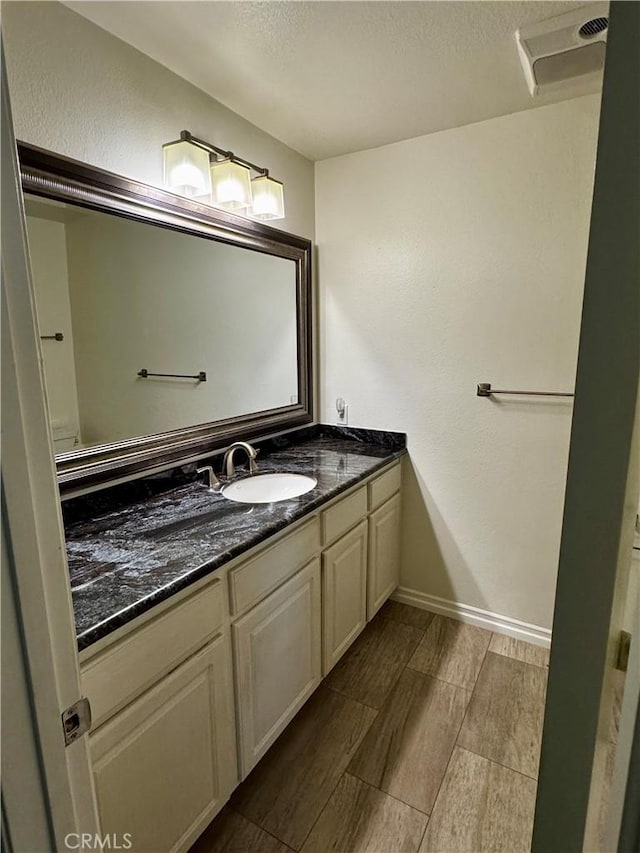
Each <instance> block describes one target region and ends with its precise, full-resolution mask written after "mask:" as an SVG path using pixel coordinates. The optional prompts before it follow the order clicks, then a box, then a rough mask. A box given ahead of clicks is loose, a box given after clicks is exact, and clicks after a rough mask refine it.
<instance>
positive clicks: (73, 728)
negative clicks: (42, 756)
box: [61, 696, 91, 746]
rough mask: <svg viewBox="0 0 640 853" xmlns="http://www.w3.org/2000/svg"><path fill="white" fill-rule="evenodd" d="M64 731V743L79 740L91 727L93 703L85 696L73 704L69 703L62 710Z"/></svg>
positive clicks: (67, 743) (67, 744) (66, 744)
mask: <svg viewBox="0 0 640 853" xmlns="http://www.w3.org/2000/svg"><path fill="white" fill-rule="evenodd" d="M61 717H62V731H63V733H64V745H65V746H69V744H70V743H73V742H74V741H76V740H78V738H79V737H82V735H83V734H86V732H88V731H89V729H90V728H91V705H90V704H89V700H88V699H86V698H85V697H84V696H83V697H82V699H78V701H77V702H74V703H73V705H69V707H68V708H66V709H65V710H64V711H63V712H62V715H61Z"/></svg>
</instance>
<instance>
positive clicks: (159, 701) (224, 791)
mask: <svg viewBox="0 0 640 853" xmlns="http://www.w3.org/2000/svg"><path fill="white" fill-rule="evenodd" d="M90 747H91V755H92V759H93V775H94V780H95V789H96V796H97V800H98V813H99V816H100V824H101V830H102V833H103V835H106V834H108V833H116V834H117V841H118V842H119V843H120V844H121V845H122V844H124V843H125V842H126V841H127V840H129V841H130V847H131V849H132V850H134V851H136V853H138V851H152V853H165V851H167V852H168V851H183V850H187V849H188V848H189V846H190V845H191V844H192V843H193V841H195V839H196V838H197V836H198V835H199V833H200V832H201V831H202V829H203V828H204V827H205V826H206V825H207V824H208V823H209V821H210V820H211V819H212V818H213V817H214V815H215V814H216V813H217V812H218V811H219V810H220V809H221V808H222V806H223V805H224V803H225V802H226V801H227V799H228V797H229V795H230V794H231V791H232V790H233V788H234V787H235V785H236V783H237V764H236V743H235V725H234V713H233V685H232V681H231V655H230V646H229V640H228V638H227V637H226V635H225V636H221V637H219V638H218V639H217V640H214V641H213V642H212V643H210V644H209V645H207V646H205V647H204V648H203V649H202V650H201V651H200V652H198V653H197V654H195V655H194V656H193V657H191V658H189V659H188V660H187V661H185V662H184V663H183V664H182V665H181V666H179V667H178V668H177V669H175V670H174V671H173V672H172V673H170V674H169V675H168V676H166V677H165V678H163V679H162V681H160V682H159V683H158V684H156V685H155V687H153V688H151V689H150V690H149V691H147V692H146V693H144V694H143V695H142V696H141V697H140V698H139V699H137V700H135V701H134V702H132V703H131V704H130V705H128V706H127V707H126V708H125V709H124V710H122V711H120V713H118V714H116V715H115V716H114V717H112V718H111V719H110V720H109V721H108V722H107V723H105V724H104V725H103V726H101V727H100V728H99V729H98V730H97V731H96V732H95V734H92V735H91V740H90ZM125 833H128V834H129V836H128V838H127V837H125Z"/></svg>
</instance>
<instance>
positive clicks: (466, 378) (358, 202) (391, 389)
mask: <svg viewBox="0 0 640 853" xmlns="http://www.w3.org/2000/svg"><path fill="white" fill-rule="evenodd" d="M598 113H599V98H598V97H597V96H587V97H584V98H580V99H576V100H571V101H566V102H563V103H560V104H556V105H553V106H548V107H542V108H539V109H535V110H531V111H528V112H523V113H517V114H515V115H511V116H505V117H502V118H498V119H493V120H491V121H487V122H482V123H478V124H474V125H469V126H466V127H462V128H458V129H454V130H450V131H445V132H442V133H437V134H432V135H429V136H425V137H420V138H418V139H413V140H408V141H406V142H401V143H397V144H393V145H389V146H385V147H383V148H379V149H375V150H371V151H364V152H359V153H357V154H352V155H347V156H344V157H339V158H335V159H331V160H326V161H323V162H320V163H318V164H316V234H317V243H318V256H319V286H320V324H321V332H320V337H321V341H320V343H321V388H320V395H321V410H320V419H321V420H326V421H334V419H335V408H334V407H335V398H336V397H337V396H341V397H344V398H345V400H346V402H347V404H348V405H349V418H350V423H352V424H354V425H362V426H368V427H372V428H376V427H378V428H387V429H392V430H403V431H406V432H407V433H408V443H409V452H410V465H407V466H406V471H407V477H406V488H405V495H404V529H403V567H402V579H401V583H402V585H403V586H404V587H408V588H411V589H415V590H418V591H420V592H421V593H425V594H427V595H429V596H438V597H440V598H444V599H447V600H453V601H456V602H459V603H461V604H464V605H469V606H471V607H478V608H482V609H485V610H488V611H491V612H494V613H498V614H502V615H504V616H507V617H510V618H512V619H517V620H522V621H525V622H529V623H533V624H534V625H538V626H542V627H544V628H549V627H550V626H551V616H552V608H553V598H554V590H555V578H556V568H557V559H558V547H559V541H560V527H561V520H562V506H563V494H564V483H565V475H566V466H567V451H568V443H569V430H570V421H571V405H570V403H567V402H562V401H559V400H550V401H540V400H537V401H536V400H533V399H530V398H529V399H518V398H514V399H508V398H500V399H495V400H487V399H481V398H477V397H476V396H475V389H476V383H478V382H483V381H486V382H492V383H493V385H494V387H507V388H509V387H511V388H524V389H527V388H530V389H542V390H559V391H564V390H572V388H573V382H574V376H575V368H576V354H577V344H578V331H579V324H580V310H581V299H582V291H583V281H584V270H585V262H586V248H587V238H588V228H589V214H590V206H591V193H592V182H593V171H594V163H595V151H596V136H597V123H598Z"/></svg>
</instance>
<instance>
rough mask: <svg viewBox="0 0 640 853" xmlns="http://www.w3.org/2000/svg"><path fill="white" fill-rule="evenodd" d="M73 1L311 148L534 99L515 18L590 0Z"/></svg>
mask: <svg viewBox="0 0 640 853" xmlns="http://www.w3.org/2000/svg"><path fill="white" fill-rule="evenodd" d="M66 5H67V6H69V7H70V8H71V9H73V10H74V11H76V12H79V13H80V14H81V15H84V16H85V17H86V18H88V19H90V20H91V21H94V22H95V23H96V24H98V25H99V26H101V27H103V28H104V29H106V30H108V31H109V32H111V33H113V34H114V35H116V36H118V37H119V38H121V39H123V40H124V41H126V42H128V43H129V44H131V45H133V46H134V47H136V48H138V49H139V50H141V51H142V52H143V53H146V54H147V55H148V56H150V57H152V58H153V59H155V60H156V61H158V62H160V63H162V64H163V65H165V66H166V67H167V68H170V69H171V70H172V71H174V72H175V73H177V74H179V75H180V76H181V77H184V78H185V79H187V80H189V81H190V82H191V83H194V84H195V85H196V86H198V87H199V88H201V89H203V90H204V91H205V92H207V93H208V94H210V95H211V96H212V97H214V98H216V99H217V100H218V101H221V102H222V103H223V104H225V105H226V106H227V107H229V108H230V109H232V110H234V111H235V112H237V113H239V114H240V115H241V116H243V117H244V118H246V119H248V120H249V121H251V122H253V123H254V124H256V125H257V126H258V127H260V128H262V129H263V130H265V131H267V132H268V133H271V134H272V135H273V136H275V137H277V138H278V139H280V140H282V141H283V142H285V143H287V144H288V145H290V146H291V147H292V148H295V149H296V150H298V151H300V152H301V153H302V154H304V155H306V156H307V157H309V158H311V159H313V160H319V159H324V158H326V157H332V156H335V155H338V154H345V153H347V152H351V151H358V150H361V149H365V148H373V147H375V146H379V145H384V144H386V143H389V142H396V141H398V140H400V139H409V138H411V137H414V136H420V135H422V134H425V133H433V132H435V131H438V130H444V129H446V128H450V127H457V126H460V125H463V124H470V123H471V122H476V121H482V120H483V119H488V118H493V117H495V116H499V115H505V114H507V113H513V112H518V111H519V110H524V109H529V108H531V107H533V106H540V105H541V104H545V103H552V102H554V101H559V100H563V98H566V97H567V96H568V95H569V94H570V95H575V94H584V93H585V92H586V91H589V90H588V89H574V90H573V91H571V92H570V93H565V94H560V95H555V96H546V97H542V98H537V99H535V100H533V99H531V98H530V96H529V94H528V92H527V88H526V84H525V80H524V77H523V74H522V70H521V68H520V63H519V60H518V55H517V51H516V45H515V39H514V33H515V30H516V29H517V28H518V27H520V26H522V25H524V24H527V23H531V22H534V21H541V20H545V19H546V18H549V17H553V16H554V15H558V14H561V13H563V12H566V11H568V10H569V9H578V8H581V7H585V6H589V3H580V2H555V0H544V2H491V0H476V2H410V0H399V2H384V0H380V2H347V0H342V2H278V0H266V2H264V0H263V2H249V1H248V2H207V0H200V1H199V2H187V0H181V2H171V0H169V1H168V2H167V1H166V0H165V2H154V0H147V1H146V2H137V0H129V2H103V0H90V2H87V0H71V1H70V2H67V3H66Z"/></svg>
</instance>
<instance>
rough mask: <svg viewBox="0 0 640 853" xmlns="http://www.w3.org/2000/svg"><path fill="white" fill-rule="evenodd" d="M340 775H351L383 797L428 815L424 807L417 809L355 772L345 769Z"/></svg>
mask: <svg viewBox="0 0 640 853" xmlns="http://www.w3.org/2000/svg"><path fill="white" fill-rule="evenodd" d="M342 775H343V776H351V778H352V779H356V780H357V781H358V782H362V784H363V785H366V786H367V788H372V789H373V790H374V791H377V792H378V793H379V794H382V795H383V797H389V799H391V800H395V801H396V803H401V804H402V805H403V806H406V807H407V808H408V809H413V811H414V812H420V814H421V815H424V816H425V817H426V818H428V817H430V814H429V812H426V811H425V810H424V809H419V808H418V806H414V805H412V804H411V803H406V802H405V801H404V800H401V799H400V797H396V795H395V794H390V793H389V792H388V791H383V790H382V788H378V786H377V785H372V784H371V782H367V780H366V779H361V778H360V777H359V776H356V774H355V773H350V772H349V771H348V770H345V771H344V773H343V774H342Z"/></svg>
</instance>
